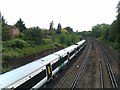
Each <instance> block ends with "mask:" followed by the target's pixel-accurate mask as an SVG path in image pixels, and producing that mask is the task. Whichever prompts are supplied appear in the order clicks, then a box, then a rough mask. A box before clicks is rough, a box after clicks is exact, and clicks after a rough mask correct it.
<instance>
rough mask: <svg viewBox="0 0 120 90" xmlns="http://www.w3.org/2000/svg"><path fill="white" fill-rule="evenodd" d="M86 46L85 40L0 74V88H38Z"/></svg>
mask: <svg viewBox="0 0 120 90" xmlns="http://www.w3.org/2000/svg"><path fill="white" fill-rule="evenodd" d="M85 46H86V40H81V41H79V42H78V43H76V44H74V45H71V46H69V47H67V48H64V49H62V50H59V51H57V52H54V53H52V54H50V55H47V56H45V57H42V58H40V59H37V60H35V61H33V62H31V63H28V64H26V65H23V66H21V67H19V68H16V69H13V70H11V71H9V72H6V73H4V74H1V75H0V89H4V88H9V89H14V90H16V89H21V88H24V89H25V88H26V89H27V90H29V89H33V88H40V87H42V86H43V85H45V84H46V83H47V82H49V81H50V80H51V79H52V78H53V76H54V75H56V74H57V73H58V72H59V71H60V70H61V69H62V68H63V67H64V66H65V65H66V64H67V63H69V62H71V60H72V59H73V58H74V57H75V56H76V55H78V53H80V52H82V50H83V48H84V47H85Z"/></svg>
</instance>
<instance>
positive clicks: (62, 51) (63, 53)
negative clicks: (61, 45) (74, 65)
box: [53, 49, 67, 56]
mask: <svg viewBox="0 0 120 90" xmlns="http://www.w3.org/2000/svg"><path fill="white" fill-rule="evenodd" d="M53 54H55V55H60V56H63V55H65V54H67V52H66V51H64V49H62V50H60V51H57V52H55V53H53Z"/></svg>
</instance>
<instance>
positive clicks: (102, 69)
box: [52, 39, 119, 90]
mask: <svg viewBox="0 0 120 90" xmlns="http://www.w3.org/2000/svg"><path fill="white" fill-rule="evenodd" d="M108 51H109V50H107V49H106V48H105V46H103V45H102V44H101V43H100V42H99V41H97V40H94V39H88V40H87V46H86V48H85V50H84V52H83V53H82V54H81V55H80V57H78V58H77V60H76V62H75V63H74V64H73V65H72V66H71V67H70V69H69V70H67V71H66V73H65V75H63V77H62V78H61V79H60V80H59V81H57V82H56V84H55V85H53V87H52V88H56V89H59V88H70V89H72V90H74V89H75V88H118V87H119V85H118V82H119V81H118V80H117V79H118V76H117V73H116V71H115V70H116V69H117V71H119V69H118V68H117V63H116V60H119V59H118V58H115V57H116V56H115V55H113V57H112V56H111V54H112V52H110V53H109V52H108ZM113 58H115V59H116V60H113ZM114 65H116V66H114ZM54 83H55V82H54Z"/></svg>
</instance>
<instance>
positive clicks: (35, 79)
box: [16, 70, 46, 90]
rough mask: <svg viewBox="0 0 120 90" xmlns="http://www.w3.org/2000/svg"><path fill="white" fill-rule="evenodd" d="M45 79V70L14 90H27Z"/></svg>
mask: <svg viewBox="0 0 120 90" xmlns="http://www.w3.org/2000/svg"><path fill="white" fill-rule="evenodd" d="M45 77H46V70H43V71H42V72H40V73H39V74H37V75H36V76H34V77H33V78H31V79H30V80H28V81H26V82H25V83H23V84H22V85H20V86H19V87H17V88H16V90H17V89H20V88H23V89H25V88H26V89H27V90H28V89H30V88H32V87H33V86H34V85H36V84H37V83H38V82H40V81H41V80H42V79H43V78H45Z"/></svg>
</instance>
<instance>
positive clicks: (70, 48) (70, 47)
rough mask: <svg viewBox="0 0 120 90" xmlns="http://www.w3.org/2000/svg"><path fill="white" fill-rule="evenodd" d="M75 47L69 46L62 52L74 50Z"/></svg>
mask: <svg viewBox="0 0 120 90" xmlns="http://www.w3.org/2000/svg"><path fill="white" fill-rule="evenodd" d="M76 47H77V45H71V46H69V47H67V48H65V49H64V51H67V52H68V51H71V50H74V49H75V48H76Z"/></svg>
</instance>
